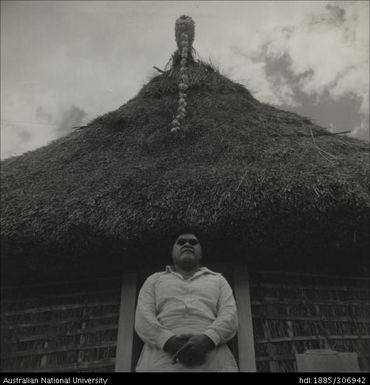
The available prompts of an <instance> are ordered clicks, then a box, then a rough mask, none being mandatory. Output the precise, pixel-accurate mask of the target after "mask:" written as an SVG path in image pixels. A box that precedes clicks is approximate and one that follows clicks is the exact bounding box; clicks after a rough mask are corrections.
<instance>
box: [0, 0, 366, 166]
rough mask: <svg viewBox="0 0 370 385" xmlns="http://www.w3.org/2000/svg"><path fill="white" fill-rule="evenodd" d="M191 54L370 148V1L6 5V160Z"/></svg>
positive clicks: (104, 108) (258, 94) (114, 103)
mask: <svg viewBox="0 0 370 385" xmlns="http://www.w3.org/2000/svg"><path fill="white" fill-rule="evenodd" d="M183 14H186V15H188V16H191V17H192V18H193V19H194V21H195V42H194V48H195V49H196V51H197V53H198V55H199V56H200V57H201V58H202V59H204V60H211V61H212V63H213V64H215V65H216V66H217V67H218V68H219V70H220V72H221V73H222V74H223V75H226V76H228V77H229V78H230V79H232V80H235V81H237V82H239V83H241V84H243V85H244V86H245V87H247V88H248V90H249V91H250V92H251V93H252V94H253V95H254V97H255V98H257V99H258V100H259V101H261V102H264V103H269V104H271V105H274V106H275V107H278V108H281V109H284V110H289V111H293V112H296V113H298V114H300V115H303V116H306V117H309V118H310V119H311V120H312V121H313V122H315V123H317V124H319V125H321V126H324V127H326V128H328V129H329V130H330V131H332V132H343V131H351V133H350V135H351V136H354V137H357V138H361V139H364V140H369V2H368V1H353V0H351V1H317V0H315V1H302V0H299V1H85V0H84V1H45V0H42V1H14V0H12V1H1V159H6V158H9V157H11V156H15V155H19V154H22V153H24V152H26V151H29V150H33V149H36V148H38V147H41V146H44V145H47V144H48V143H50V141H52V140H54V139H56V138H58V137H61V136H63V135H66V134H68V133H69V132H71V130H73V127H76V126H81V125H84V124H86V123H88V122H89V121H91V120H92V119H94V118H96V117H97V116H100V115H102V114H104V113H106V112H109V111H112V110H115V109H117V108H118V107H119V106H121V105H123V104H125V103H126V102H127V101H128V100H130V99H132V98H133V97H135V96H136V94H137V93H138V91H139V90H140V89H141V87H142V86H143V85H144V84H145V83H147V82H148V81H149V80H150V78H151V77H152V76H154V75H155V74H158V72H156V71H155V70H154V69H153V66H156V67H158V68H162V69H163V68H164V67H165V65H166V64H167V62H168V60H169V59H170V57H171V54H172V53H173V51H175V49H176V42H175V38H174V24H175V21H176V19H177V18H178V17H179V16H180V15H183Z"/></svg>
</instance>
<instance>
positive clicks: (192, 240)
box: [135, 229, 238, 372]
mask: <svg viewBox="0 0 370 385" xmlns="http://www.w3.org/2000/svg"><path fill="white" fill-rule="evenodd" d="M172 259H173V263H174V265H173V266H167V267H166V270H165V271H164V272H160V273H155V274H153V275H151V276H150V277H149V278H147V280H146V281H145V283H144V285H143V286H142V288H141V290H140V293H139V298H138V305H137V308H136V318H135V330H136V332H137V334H138V335H139V336H140V338H141V339H142V340H143V341H144V343H145V344H144V348H143V351H142V352H141V356H140V358H139V362H138V364H137V367H136V371H137V372H237V371H238V367H237V365H236V362H235V360H234V357H233V355H232V353H231V351H230V349H229V348H228V346H227V345H226V343H227V341H229V340H230V339H231V338H233V337H234V335H235V333H236V331H237V326H238V318H237V310H236V305H235V300H234V297H233V293H232V290H231V288H230V286H229V284H228V283H227V281H226V279H225V278H224V277H223V276H222V275H221V274H219V273H215V272H213V271H211V270H209V269H207V268H206V267H201V265H200V263H201V260H202V247H201V244H200V236H199V235H198V234H197V232H196V231H193V230H190V229H187V230H184V231H182V232H181V233H178V234H177V236H176V237H175V243H174V245H173V248H172Z"/></svg>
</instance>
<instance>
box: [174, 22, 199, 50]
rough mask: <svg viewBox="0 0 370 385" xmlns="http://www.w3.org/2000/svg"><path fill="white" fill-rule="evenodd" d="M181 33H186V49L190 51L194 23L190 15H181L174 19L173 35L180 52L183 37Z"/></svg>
mask: <svg viewBox="0 0 370 385" xmlns="http://www.w3.org/2000/svg"><path fill="white" fill-rule="evenodd" d="M183 34H186V37H187V40H188V49H189V51H191V49H192V46H193V42H194V34H195V23H194V20H193V19H192V18H191V17H190V16H186V15H182V16H180V17H179V18H178V19H177V20H176V24H175V37H176V43H177V46H178V48H179V51H180V52H181V49H182V45H181V43H182V41H183V38H184V36H183Z"/></svg>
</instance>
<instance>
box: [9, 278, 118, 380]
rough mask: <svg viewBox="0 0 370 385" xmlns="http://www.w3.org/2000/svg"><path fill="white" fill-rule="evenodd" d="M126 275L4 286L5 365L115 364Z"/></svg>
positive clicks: (102, 367)
mask: <svg viewBox="0 0 370 385" xmlns="http://www.w3.org/2000/svg"><path fill="white" fill-rule="evenodd" d="M120 289H121V278H120V277H113V278H109V279H100V280H89V281H79V282H69V283H60V284H49V285H35V286H32V287H30V286H28V287H24V288H3V290H2V309H1V370H2V371H3V372H4V371H10V372H32V371H34V372H66V371H69V372H94V371H100V372H110V371H113V370H114V363H115V354H116V341H117V330H118V316H119V304H120Z"/></svg>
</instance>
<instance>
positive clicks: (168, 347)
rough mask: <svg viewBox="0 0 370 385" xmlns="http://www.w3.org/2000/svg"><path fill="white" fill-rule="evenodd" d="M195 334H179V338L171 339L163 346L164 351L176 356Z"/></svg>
mask: <svg viewBox="0 0 370 385" xmlns="http://www.w3.org/2000/svg"><path fill="white" fill-rule="evenodd" d="M192 336H193V334H179V335H178V336H173V337H171V338H170V339H169V340H168V341H167V342H166V343H165V344H164V346H163V350H164V351H165V352H167V353H170V354H171V356H174V355H175V354H176V353H177V352H178V351H179V350H180V349H181V348H182V347H183V346H184V345H185V344H186V342H187V341H188V340H189V338H190V337H192Z"/></svg>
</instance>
